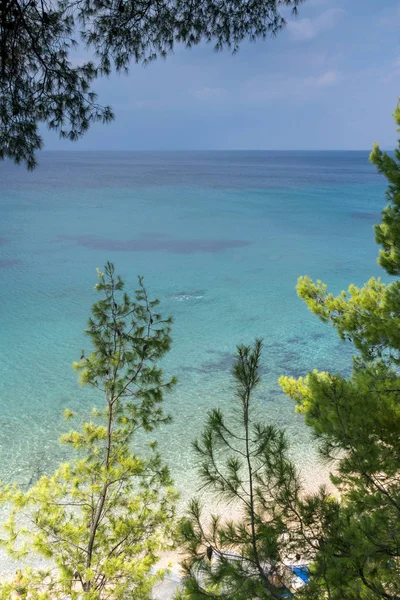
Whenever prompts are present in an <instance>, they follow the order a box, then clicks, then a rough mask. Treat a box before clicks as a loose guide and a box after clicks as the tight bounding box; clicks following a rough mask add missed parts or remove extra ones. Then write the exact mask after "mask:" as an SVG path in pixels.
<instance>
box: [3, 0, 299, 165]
mask: <svg viewBox="0 0 400 600" xmlns="http://www.w3.org/2000/svg"><path fill="white" fill-rule="evenodd" d="M302 1H303V0H255V1H254V2H242V1H238V0H223V1H222V2H216V1H215V0H206V1H205V2H204V1H203V0H194V1H190V2H188V1H187V0H162V1H155V0H80V1H79V2H74V1H73V0H54V1H53V0H41V1H40V2H39V1H37V0H6V1H5V2H3V3H2V9H1V19H0V124H1V125H0V159H4V158H11V159H13V160H15V161H16V162H25V163H26V164H27V166H28V168H33V167H34V166H35V164H36V160H35V152H36V151H37V150H39V149H40V148H41V147H42V145H43V141H42V136H41V135H40V133H39V125H40V124H41V123H46V124H47V126H48V127H49V128H50V129H54V130H56V131H58V132H59V133H60V136H61V137H64V138H68V139H70V140H76V139H78V138H79V137H81V136H82V135H84V133H85V132H86V131H87V129H88V128H89V126H90V124H91V123H92V122H95V121H102V122H108V121H110V120H111V119H112V118H113V114H112V111H111V109H110V107H103V106H101V105H99V104H98V103H97V99H96V94H95V93H94V92H93V90H92V84H93V81H94V80H95V79H96V77H98V76H99V75H102V74H106V75H108V74H110V72H111V71H112V70H113V69H115V70H116V71H125V72H126V71H127V70H128V67H129V64H130V63H131V62H135V63H142V64H147V63H148V62H150V61H152V60H155V59H156V58H158V57H166V56H167V55H168V54H169V53H171V52H172V51H173V49H174V46H175V44H176V43H179V44H184V45H185V46H186V47H191V46H194V45H196V44H199V43H200V42H201V41H206V42H211V43H213V44H214V47H215V49H217V50H221V49H222V48H224V47H228V48H231V49H232V50H233V51H236V50H237V49H238V47H239V44H240V42H241V41H242V40H244V39H246V38H247V39H250V40H255V39H256V38H260V37H261V38H265V37H266V36H267V35H275V34H276V33H277V32H278V31H279V30H280V29H281V28H282V27H283V25H284V24H285V21H284V19H283V17H282V15H281V8H283V7H290V8H291V9H292V10H293V12H296V10H297V7H298V5H299V4H300V3H301V2H302ZM79 32H80V38H81V39H80V41H81V45H82V48H81V49H82V52H83V50H84V49H85V48H86V50H89V52H90V55H91V56H92V55H93V60H85V61H84V62H82V64H80V65H79V66H74V64H73V56H72V55H71V52H72V50H74V49H75V48H76V47H77V46H78V41H77V39H76V38H77V37H78V34H79Z"/></svg>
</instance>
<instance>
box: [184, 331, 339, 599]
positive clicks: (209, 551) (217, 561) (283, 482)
mask: <svg viewBox="0 0 400 600" xmlns="http://www.w3.org/2000/svg"><path fill="white" fill-rule="evenodd" d="M260 358H261V342H260V341H256V343H255V345H254V347H248V346H239V347H238V349H237V356H236V363H235V366H234V368H233V376H234V379H235V384H236V393H235V397H234V401H233V404H232V410H231V414H229V415H228V417H227V418H226V417H225V416H224V415H223V414H222V412H221V411H220V410H219V409H215V410H212V411H211V412H210V413H209V415H208V418H207V422H206V426H205V429H204V431H203V433H202V435H201V438H200V440H198V441H196V442H195V444H194V449H195V452H196V454H197V456H198V460H199V473H200V477H201V481H202V483H203V488H204V489H208V490H209V491H210V492H211V495H212V497H213V498H215V500H216V502H219V503H220V504H221V508H220V513H219V514H211V515H209V514H205V510H204V508H203V507H202V506H201V503H200V501H199V500H198V499H194V500H192V502H191V503H190V506H189V510H188V514H187V516H186V517H185V518H184V519H183V520H182V522H181V536H182V540H183V545H184V548H185V550H186V553H187V559H186V561H185V563H184V569H185V572H186V577H185V581H184V583H185V589H184V592H183V596H182V598H185V599H186V598H187V599H189V598H190V599H193V600H200V599H204V598H213V599H217V598H225V599H228V598H229V599H230V600H251V599H269V598H282V597H283V594H284V591H283V588H282V585H281V583H282V581H283V580H284V579H285V577H286V579H287V578H288V577H289V574H290V571H289V570H288V569H287V568H286V566H285V565H286V564H287V563H288V562H289V563H290V562H293V560H294V559H295V553H299V552H300V553H301V554H302V555H303V558H304V557H306V556H314V554H315V545H316V544H318V540H321V539H322V538H323V535H324V534H323V531H322V527H321V524H322V523H324V519H323V518H322V515H321V510H318V507H320V508H321V507H322V510H324V511H325V513H326V512H327V511H328V508H329V510H336V506H337V504H336V503H335V502H332V503H329V502H328V497H327V495H326V492H325V491H324V490H321V491H320V493H319V495H318V496H315V497H314V498H312V497H309V498H305V499H303V500H302V499H301V497H300V492H301V487H300V482H299V478H298V475H297V473H296V470H295V468H294V466H293V464H292V462H291V460H290V458H289V456H288V445H287V440H286V438H285V435H284V433H283V432H282V431H280V430H278V429H276V428H275V427H273V426H271V425H265V424H264V423H262V422H260V421H258V420H257V419H256V418H255V415H254V407H253V404H254V399H253V396H254V392H255V389H256V387H257V385H258V383H259V381H260V375H259V368H260ZM227 507H228V510H229V509H230V508H232V511H233V515H234V517H233V518H232V519H227V518H224V517H223V513H224V508H227ZM286 593H287V590H286Z"/></svg>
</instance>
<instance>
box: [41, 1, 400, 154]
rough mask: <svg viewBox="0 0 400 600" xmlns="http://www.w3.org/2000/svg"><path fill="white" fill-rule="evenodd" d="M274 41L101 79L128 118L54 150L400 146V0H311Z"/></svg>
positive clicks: (182, 56)
mask: <svg viewBox="0 0 400 600" xmlns="http://www.w3.org/2000/svg"><path fill="white" fill-rule="evenodd" d="M287 21H288V22H287V26H286V28H285V29H284V30H283V31H282V32H281V33H279V34H278V36H277V37H276V38H274V39H267V40H265V41H261V40H259V41H257V42H256V43H249V42H245V43H243V44H242V46H241V48H240V51H239V52H238V53H237V54H235V55H232V53H231V52H229V51H224V52H221V53H216V52H214V51H213V48H212V45H207V44H202V45H200V46H198V47H196V48H193V49H190V50H187V49H185V48H183V47H178V48H176V49H175V52H174V54H173V55H170V56H168V57H167V59H166V60H165V61H164V60H161V61H159V62H155V63H153V64H151V65H149V66H147V67H142V66H140V65H132V67H131V69H130V73H129V75H115V74H114V75H112V76H111V77H110V78H108V79H102V80H97V82H95V86H94V88H95V91H96V92H97V93H98V95H99V101H100V102H101V103H102V104H110V105H111V106H112V108H113V110H114V113H115V116H116V119H115V121H113V122H112V123H111V124H108V125H100V124H96V125H93V126H92V128H91V130H90V131H89V132H88V134H86V135H85V137H84V138H83V139H81V140H79V141H78V142H75V143H71V142H68V141H65V140H59V139H58V138H57V135H56V134H54V133H53V132H48V131H47V130H45V129H44V130H43V136H44V141H45V145H46V149H48V150H56V149H57V150H359V149H362V150H364V149H368V148H370V147H371V144H372V142H373V141H378V142H379V143H380V145H381V147H383V148H387V149H390V148H393V147H394V146H395V144H396V139H397V136H396V129H395V126H394V122H393V119H392V117H391V114H392V112H393V109H394V107H395V104H396V101H397V98H398V96H399V95H400V0H306V1H305V3H304V4H303V5H302V6H301V7H300V9H299V14H298V16H297V18H293V17H291V16H290V15H289V17H288V19H287Z"/></svg>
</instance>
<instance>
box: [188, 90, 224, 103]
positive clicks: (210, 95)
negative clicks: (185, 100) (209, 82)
mask: <svg viewBox="0 0 400 600" xmlns="http://www.w3.org/2000/svg"><path fill="white" fill-rule="evenodd" d="M189 93H190V95H191V96H194V97H195V98H197V99H198V100H205V101H214V100H222V99H223V98H225V97H226V96H227V94H228V90H227V89H225V88H222V87H215V88H213V87H203V88H200V89H195V90H190V92H189Z"/></svg>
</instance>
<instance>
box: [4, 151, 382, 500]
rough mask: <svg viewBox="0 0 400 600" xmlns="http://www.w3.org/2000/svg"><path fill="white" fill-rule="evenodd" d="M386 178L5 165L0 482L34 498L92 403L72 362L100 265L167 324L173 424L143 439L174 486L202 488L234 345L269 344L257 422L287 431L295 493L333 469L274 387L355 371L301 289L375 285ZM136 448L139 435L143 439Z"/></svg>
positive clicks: (221, 165) (272, 161) (316, 160)
mask: <svg viewBox="0 0 400 600" xmlns="http://www.w3.org/2000/svg"><path fill="white" fill-rule="evenodd" d="M385 187H386V185H385V180H384V178H383V177H382V176H380V175H378V174H377V173H376V171H375V168H374V167H373V166H372V165H371V164H370V163H369V161H368V151H365V152H361V151H360V152H272V151H271V152H241V151H237V152H159V153H158V152H121V153H118V152H112V153H109V152H57V153H52V152H43V153H41V154H40V155H39V166H38V167H37V169H36V170H35V171H33V172H28V171H27V170H26V169H25V167H24V166H16V165H14V164H13V163H11V162H3V163H0V480H3V481H7V482H10V481H14V482H17V483H18V484H20V485H21V486H29V485H30V484H32V483H33V482H34V481H36V480H37V478H39V477H40V476H41V475H42V474H43V473H50V472H51V471H52V470H53V469H54V468H55V467H56V466H57V465H58V464H59V463H60V462H61V461H63V460H65V459H66V457H67V454H66V449H65V448H64V447H63V446H62V445H60V444H59V436H60V435H61V434H62V432H63V431H65V430H66V429H67V428H68V427H69V425H68V424H66V423H65V422H64V420H63V417H62V413H63V410H64V409H65V408H69V409H71V410H73V411H76V412H77V413H78V414H80V415H82V416H83V417H84V416H85V415H87V414H88V413H89V412H90V409H91V407H92V406H93V405H99V404H101V402H102V398H101V396H99V393H98V392H97V391H96V390H91V389H88V388H81V387H80V386H79V384H78V381H77V376H76V373H75V372H74V371H73V369H72V366H71V365H72V362H73V361H74V360H77V359H79V357H80V355H81V349H82V348H85V349H86V351H88V350H89V349H90V346H89V340H88V339H87V338H86V337H85V335H84V333H83V332H84V329H85V327H86V322H87V319H88V317H89V312H90V307H91V305H92V303H93V302H94V301H96V300H97V299H98V296H97V295H96V293H95V291H94V289H93V288H94V285H95V283H96V267H100V268H101V267H102V266H103V265H104V263H105V262H106V261H112V262H113V263H114V264H115V267H116V271H117V272H118V273H119V274H121V276H122V277H123V278H124V279H125V280H126V284H127V289H128V290H134V289H135V288H136V286H137V276H138V275H142V276H143V277H144V282H145V285H146V287H147V289H148V291H149V294H150V296H151V297H153V298H158V299H159V300H160V303H161V306H160V310H161V311H162V313H163V314H165V315H172V317H173V320H174V324H173V332H172V336H173V344H172V349H171V351H170V352H169V354H168V355H167V356H166V358H165V359H164V360H163V368H164V370H165V373H166V375H167V376H172V375H175V376H177V378H178V385H177V386H176V388H175V390H174V391H173V392H172V393H171V394H169V395H168V396H166V398H165V402H164V406H165V410H166V412H167V413H169V414H171V415H172V417H173V421H172V423H171V424H169V425H165V426H163V427H161V428H160V429H159V430H158V431H155V432H153V433H152V434H151V439H153V438H154V439H156V440H157V441H158V442H159V448H160V451H161V452H162V454H163V456H164V459H165V460H166V462H167V463H168V464H169V465H170V468H171V471H172V474H173V477H174V479H175V482H176V487H177V489H178V490H179V491H180V492H181V494H182V497H183V498H186V497H188V496H189V495H191V494H193V493H195V492H196V489H197V486H198V480H197V475H196V457H195V455H194V453H193V451H192V442H193V440H194V439H195V438H196V437H198V436H199V435H200V433H201V430H202V428H203V425H204V422H205V419H206V415H207V412H208V411H209V410H210V409H212V408H215V407H218V408H220V409H221V410H222V411H223V412H225V413H229V412H230V411H231V410H232V408H233V406H234V403H235V396H234V388H233V382H232V376H231V368H232V364H233V360H234V355H235V349H236V346H237V345H238V344H251V343H252V342H253V341H254V340H255V339H256V338H262V339H263V359H262V363H263V367H262V382H261V384H260V386H259V389H258V392H257V394H256V402H257V404H258V407H259V408H258V410H259V415H260V418H261V419H263V420H264V421H265V422H266V423H272V424H275V425H277V426H279V427H281V428H284V429H285V430H286V432H287V436H288V438H289V441H290V443H291V453H292V456H293V458H294V460H295V461H296V464H297V466H298V469H299V472H300V474H301V477H302V478H303V481H304V484H305V486H306V487H308V488H312V487H313V486H315V485H316V484H317V483H319V482H321V481H323V480H324V478H325V479H326V477H327V473H328V471H329V468H330V467H329V466H327V465H326V464H322V463H321V462H320V460H319V458H318V452H317V448H316V444H315V441H314V440H313V437H312V434H311V432H310V430H309V429H308V428H307V426H306V425H305V423H304V417H303V415H301V414H299V413H297V412H296V411H295V406H294V403H293V402H292V401H291V400H290V399H288V398H287V397H286V396H285V395H284V394H283V393H282V391H281V389H280V387H279V385H278V383H277V380H278V378H279V376H281V375H290V376H294V377H299V376H302V375H305V374H306V373H307V372H308V371H310V370H312V369H319V370H330V371H333V372H340V373H345V374H348V373H349V372H350V369H351V356H352V353H353V348H352V346H351V345H350V344H346V343H344V342H342V341H340V339H339V338H338V336H337V334H336V333H335V331H334V330H333V328H332V327H331V326H330V324H322V323H321V322H320V321H318V319H317V318H316V317H315V316H314V315H312V314H311V313H310V312H309V311H308V310H307V307H306V306H305V304H304V303H303V302H302V301H301V300H300V299H299V298H298V297H297V295H296V281H297V279H298V277H299V276H301V275H309V276H311V277H312V278H314V279H320V280H322V281H324V282H325V283H327V284H328V286H329V289H330V290H331V291H333V292H334V293H337V292H340V290H342V289H345V288H347V287H348V285H349V284H350V283H355V284H357V285H362V284H363V283H364V282H365V281H366V280H368V279H369V278H370V277H371V276H380V275H381V274H383V273H381V270H380V268H379V267H378V265H377V262H376V258H377V254H378V248H377V246H376V244H375V243H374V233H373V225H374V224H375V223H377V222H378V221H379V219H380V211H381V210H382V208H383V207H384V206H385V203H386V201H385V195H384V194H385ZM135 443H136V450H137V451H138V452H139V453H140V451H141V445H142V444H143V439H141V438H139V440H137V441H136V442H135Z"/></svg>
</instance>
